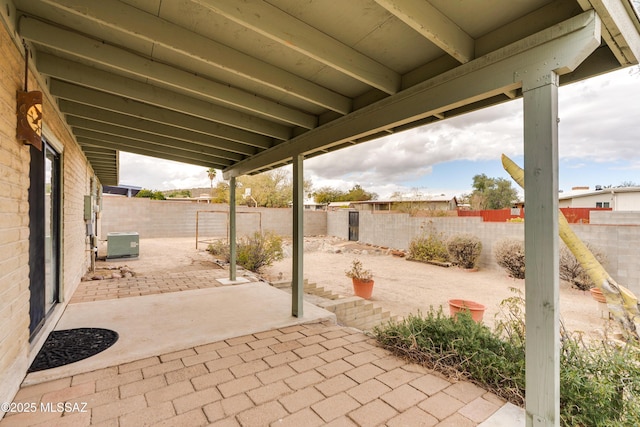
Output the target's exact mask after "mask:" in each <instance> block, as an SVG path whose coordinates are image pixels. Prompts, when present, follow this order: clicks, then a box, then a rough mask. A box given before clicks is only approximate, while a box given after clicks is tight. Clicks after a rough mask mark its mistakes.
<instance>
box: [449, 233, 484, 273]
mask: <svg viewBox="0 0 640 427" xmlns="http://www.w3.org/2000/svg"><path fill="white" fill-rule="evenodd" d="M447 251H448V252H449V257H450V259H451V260H452V261H453V262H454V263H456V264H457V265H458V266H459V267H462V268H476V267H477V266H478V260H479V259H480V253H481V252H482V242H480V239H478V238H477V237H476V236H473V235H471V234H458V235H456V236H453V237H452V238H450V239H449V240H447Z"/></svg>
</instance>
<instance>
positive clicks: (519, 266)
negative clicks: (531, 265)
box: [494, 238, 524, 279]
mask: <svg viewBox="0 0 640 427" xmlns="http://www.w3.org/2000/svg"><path fill="white" fill-rule="evenodd" d="M494 255H495V259H496V262H497V263H498V265H499V266H500V267H502V268H504V269H505V270H507V273H509V276H511V277H513V278H515V279H524V242H523V241H522V240H516V239H508V238H507V239H502V240H500V241H499V242H497V243H496V245H495V247H494Z"/></svg>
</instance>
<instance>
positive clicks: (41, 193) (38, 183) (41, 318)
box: [28, 138, 62, 342]
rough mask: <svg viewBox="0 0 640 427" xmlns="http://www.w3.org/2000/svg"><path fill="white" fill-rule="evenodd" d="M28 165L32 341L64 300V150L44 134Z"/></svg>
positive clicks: (32, 148)
mask: <svg viewBox="0 0 640 427" xmlns="http://www.w3.org/2000/svg"><path fill="white" fill-rule="evenodd" d="M47 153H53V154H54V161H53V162H52V170H51V181H50V182H51V183H52V185H51V191H52V194H51V198H52V203H51V205H50V209H51V212H53V215H52V218H51V219H50V223H49V226H50V229H51V245H52V246H51V251H50V252H51V253H50V257H51V261H52V264H51V267H52V270H51V272H50V274H51V276H50V277H51V278H52V279H53V283H52V285H53V295H52V298H51V299H52V305H51V306H50V307H49V309H47V305H48V304H47V301H46V298H47V285H46V276H47V273H46V261H45V259H46V250H47V249H46V246H47V243H46V238H45V236H46V233H47V230H46V224H47V222H46V221H45V215H46V214H47V211H46V205H45V198H46V197H47V194H46V184H45V181H46V173H45V163H46V161H47V160H46V159H47ZM30 154H31V158H30V166H29V180H30V185H29V192H28V200H29V292H30V297H29V341H30V342H32V341H33V340H34V338H35V337H36V336H37V335H38V333H39V332H40V331H41V330H42V328H43V326H44V324H45V322H46V320H47V319H48V318H49V316H50V314H51V313H52V312H53V311H54V309H55V307H56V305H57V304H58V303H59V302H60V301H61V294H62V286H61V284H62V275H61V272H62V251H61V247H62V154H61V150H58V149H56V147H55V146H53V145H52V144H49V142H48V140H46V139H45V138H43V144H42V151H41V150H38V149H36V148H34V147H33V146H30Z"/></svg>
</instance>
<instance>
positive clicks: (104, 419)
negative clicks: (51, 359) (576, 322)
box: [0, 274, 504, 427]
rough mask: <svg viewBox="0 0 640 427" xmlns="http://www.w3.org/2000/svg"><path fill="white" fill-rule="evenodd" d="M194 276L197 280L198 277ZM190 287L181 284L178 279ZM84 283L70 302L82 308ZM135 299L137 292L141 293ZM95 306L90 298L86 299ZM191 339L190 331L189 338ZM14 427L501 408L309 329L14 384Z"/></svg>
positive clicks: (127, 282) (276, 421)
mask: <svg viewBox="0 0 640 427" xmlns="http://www.w3.org/2000/svg"><path fill="white" fill-rule="evenodd" d="M199 281H200V282H199ZM186 282H188V284H186ZM212 282H215V281H213V280H212V278H211V275H206V274H186V275H184V276H180V275H172V277H165V279H157V278H148V277H134V278H130V279H120V280H105V281H102V282H101V283H100V284H95V282H86V283H91V284H93V287H94V290H95V287H96V286H98V287H101V289H104V290H105V292H100V294H99V295H100V296H99V297H98V298H99V299H103V298H122V297H125V296H126V297H133V296H135V293H136V292H138V290H137V289H139V288H144V289H145V290H144V294H149V293H162V292H167V291H184V292H188V289H195V288H199V287H207V286H212V285H213V284H212ZM89 293H90V290H89V288H87V286H83V285H80V287H79V289H78V291H77V295H74V299H73V302H87V301H91V300H92V298H95V297H96V296H95V295H89ZM141 293H142V292H141ZM88 304H91V302H88ZM185 333H188V331H185ZM14 403H15V405H14V407H21V408H23V410H24V409H25V408H28V409H33V411H30V412H24V411H23V412H22V413H9V414H7V415H6V416H5V417H4V418H3V419H2V420H0V427H10V426H89V425H91V426H104V427H106V426H119V427H127V426H143V425H153V426H189V427H191V426H200V425H213V426H296V427H298V426H320V425H327V426H376V425H387V426H440V427H445V426H455V427H465V426H476V425H478V424H479V423H481V422H483V421H484V420H486V419H487V418H488V417H490V416H491V415H492V414H493V413H494V412H496V411H497V410H498V409H499V408H501V407H502V406H503V405H504V401H502V400H501V399H500V398H498V397H497V396H495V395H494V394H492V393H488V392H486V391H485V390H483V389H481V388H479V387H477V386H475V385H473V384H471V383H468V382H457V383H451V382H449V381H447V380H446V379H445V378H444V377H442V376H441V375H439V374H437V373H435V372H433V371H430V370H427V369H425V368H423V367H421V366H418V365H415V364H412V363H408V362H406V361H404V360H401V359H399V358H397V357H395V356H393V355H391V354H390V353H389V352H388V351H386V350H384V349H382V348H380V347H378V346H377V345H376V343H375V341H374V340H373V339H371V338H370V337H369V336H367V335H365V334H363V333H362V332H360V331H358V330H356V329H352V328H347V327H342V326H337V325H333V324H330V323H326V322H325V323H317V324H311V325H297V326H290V327H285V328H281V329H275V330H270V331H266V332H260V333H254V334H250V335H245V336H239V337H234V338H231V339H226V340H224V341H218V342H212V343H209V344H205V345H200V346H196V347H192V348H185V349H183V350H179V351H176V352H172V353H169V354H159V355H157V356H154V357H148V358H145V359H142V360H137V361H134V362H131V363H126V364H121V365H117V366H112V367H108V368H105V369H100V370H97V371H93V372H87V373H82V374H78V375H73V376H70V377H66V378H61V379H57V380H53V381H48V382H43V383H40V384H36V385H31V386H25V387H22V388H21V389H20V390H19V392H18V394H17V395H16V397H15V400H14Z"/></svg>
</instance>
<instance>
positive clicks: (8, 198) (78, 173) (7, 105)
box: [0, 8, 92, 417]
mask: <svg viewBox="0 0 640 427" xmlns="http://www.w3.org/2000/svg"><path fill="white" fill-rule="evenodd" d="M14 16H15V14H14ZM0 18H2V19H3V20H6V21H5V22H9V24H8V25H11V24H10V20H9V19H7V17H6V11H5V10H4V8H3V10H1V11H0ZM0 21H2V20H0ZM12 33H13V31H7V30H6V27H5V26H4V25H3V23H2V22H0V58H1V60H0V142H1V143H0V402H7V401H11V400H12V398H13V396H14V394H15V392H16V391H17V390H18V387H19V386H20V383H21V382H22V380H23V379H24V376H25V375H26V370H27V368H28V366H29V364H30V363H31V361H32V359H33V358H34V357H35V355H36V353H37V351H38V350H39V349H40V346H41V345H42V342H43V340H44V338H46V336H47V335H48V334H49V332H50V331H51V329H52V328H53V326H54V325H55V323H56V320H57V318H58V317H59V316H60V315H61V313H62V310H63V308H64V306H65V303H61V304H58V305H57V307H56V309H55V310H54V311H53V312H52V313H51V314H50V315H49V316H48V317H47V320H46V322H45V325H44V326H43V328H42V329H41V330H40V332H39V333H38V335H37V336H36V337H35V339H34V341H33V343H32V344H30V343H29V301H30V292H29V203H28V194H29V186H30V182H29V168H30V153H29V146H26V145H24V144H23V143H22V141H18V140H16V137H15V134H16V113H15V108H16V91H17V90H19V89H21V88H22V87H23V85H24V82H23V79H24V59H23V55H22V53H21V51H20V50H19V49H18V47H17V46H18V45H17V44H16V42H15V41H14V40H13V39H12V37H11V35H10V34H12ZM20 43H21V42H20ZM31 70H32V71H31V72H30V73H29V76H30V78H29V90H41V91H43V92H44V93H43V94H44V102H43V116H44V123H45V125H46V129H45V130H46V131H45V132H44V136H46V137H47V138H49V139H50V140H51V142H52V145H54V146H55V147H56V148H57V149H58V150H59V151H61V164H62V165H61V166H62V185H63V188H62V197H63V205H62V209H61V210H62V222H63V223H62V230H61V232H62V235H61V238H62V251H61V252H62V257H61V258H62V265H61V288H62V289H61V299H65V300H66V299H68V298H69V297H70V295H71V294H72V293H73V291H74V290H75V289H76V287H77V285H78V283H79V281H80V277H81V276H82V275H83V274H84V272H85V271H86V269H87V267H88V265H89V261H90V259H89V252H88V251H87V249H88V245H87V244H86V243H87V242H86V238H85V228H84V221H83V203H82V196H83V195H84V194H88V191H89V182H90V177H91V175H92V172H91V170H90V169H89V168H88V166H87V163H86V159H85V157H84V155H83V154H82V151H81V150H80V148H79V147H78V146H77V145H76V144H75V142H73V139H72V138H71V136H70V134H69V132H68V130H67V128H66V127H65V125H64V124H63V122H62V121H61V119H60V118H61V115H60V114H59V112H58V111H57V109H56V107H55V105H54V103H53V102H52V101H51V97H50V96H49V95H48V94H47V93H46V89H45V90H43V89H42V86H40V85H39V84H38V83H39V82H38V80H36V78H34V74H33V68H32V69H31ZM2 415H3V413H0V417H1V416H2Z"/></svg>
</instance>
